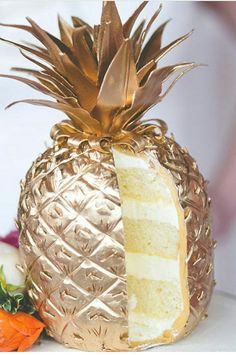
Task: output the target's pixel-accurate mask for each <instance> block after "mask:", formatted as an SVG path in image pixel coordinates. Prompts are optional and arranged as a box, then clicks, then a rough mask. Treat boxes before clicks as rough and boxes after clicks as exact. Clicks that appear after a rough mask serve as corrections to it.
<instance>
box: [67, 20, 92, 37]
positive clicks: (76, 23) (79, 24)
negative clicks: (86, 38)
mask: <svg viewBox="0 0 236 355" xmlns="http://www.w3.org/2000/svg"><path fill="white" fill-rule="evenodd" d="M71 19H72V22H73V25H74V27H75V28H79V27H84V26H85V27H86V29H87V31H88V32H89V33H90V34H91V35H93V28H92V27H91V26H90V25H89V24H88V23H87V22H85V21H84V20H82V19H81V18H79V17H77V16H72V17H71Z"/></svg>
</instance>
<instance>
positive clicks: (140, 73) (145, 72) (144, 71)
mask: <svg viewBox="0 0 236 355" xmlns="http://www.w3.org/2000/svg"><path fill="white" fill-rule="evenodd" d="M155 66H156V63H155V60H154V59H152V60H151V61H150V62H148V63H147V64H145V65H144V66H143V67H142V68H141V69H140V70H139V71H138V73H137V76H138V81H139V84H140V86H142V84H143V80H144V79H145V77H146V76H148V74H149V73H150V71H152V70H153V69H155Z"/></svg>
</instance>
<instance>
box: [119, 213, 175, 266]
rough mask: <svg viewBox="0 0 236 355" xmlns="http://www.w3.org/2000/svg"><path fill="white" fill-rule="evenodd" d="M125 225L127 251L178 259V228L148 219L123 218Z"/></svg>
mask: <svg viewBox="0 0 236 355" xmlns="http://www.w3.org/2000/svg"><path fill="white" fill-rule="evenodd" d="M123 222H124V225H125V250H126V251H127V252H133V253H143V254H146V255H158V256H162V257H165V258H173V259H175V258H177V257H178V249H179V237H178V231H177V229H176V227H174V226H172V225H170V224H165V223H156V222H155V221H149V220H146V219H139V220H134V219H130V218H127V217H123Z"/></svg>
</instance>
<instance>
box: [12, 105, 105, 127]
mask: <svg viewBox="0 0 236 355" xmlns="http://www.w3.org/2000/svg"><path fill="white" fill-rule="evenodd" d="M18 103H28V104H31V105H36V106H44V107H50V108H53V109H55V110H59V111H62V112H65V113H66V114H70V118H71V120H72V122H73V124H74V126H75V127H77V126H78V127H79V128H81V129H82V130H83V131H84V132H87V133H100V125H99V122H98V121H97V120H95V119H94V118H93V117H91V116H90V115H89V113H88V112H87V111H85V110H84V109H82V108H74V107H71V106H69V105H67V104H62V103H58V102H53V101H49V100H35V99H26V100H19V101H14V102H12V103H11V104H10V105H8V106H7V107H6V109H8V108H10V107H12V106H13V105H16V104H18Z"/></svg>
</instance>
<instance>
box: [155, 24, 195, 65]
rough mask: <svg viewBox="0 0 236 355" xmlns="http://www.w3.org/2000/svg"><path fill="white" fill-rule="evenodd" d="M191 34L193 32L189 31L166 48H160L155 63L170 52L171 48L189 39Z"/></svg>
mask: <svg viewBox="0 0 236 355" xmlns="http://www.w3.org/2000/svg"><path fill="white" fill-rule="evenodd" d="M192 33H193V30H192V31H190V32H189V33H187V34H186V35H184V36H181V37H179V38H177V39H176V40H175V41H173V42H171V43H170V44H168V45H167V46H165V47H164V48H162V49H161V50H160V52H159V53H158V55H157V56H156V58H155V61H156V62H159V61H160V60H161V59H162V58H163V57H164V56H165V55H166V54H167V53H168V52H170V51H171V50H172V49H173V48H175V47H176V46H178V45H179V44H180V43H182V42H183V41H185V40H186V39H187V38H189V37H190V36H191V35H192Z"/></svg>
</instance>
